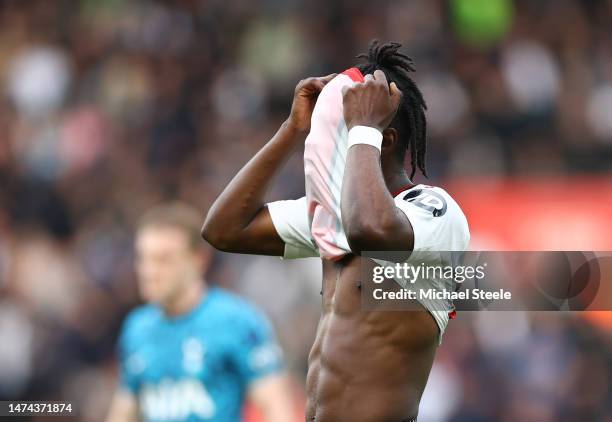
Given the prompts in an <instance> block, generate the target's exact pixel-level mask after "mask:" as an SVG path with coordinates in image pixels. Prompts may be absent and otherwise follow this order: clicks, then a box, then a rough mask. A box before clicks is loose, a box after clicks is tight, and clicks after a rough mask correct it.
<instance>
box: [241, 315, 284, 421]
mask: <svg viewBox="0 0 612 422" xmlns="http://www.w3.org/2000/svg"><path fill="white" fill-rule="evenodd" d="M235 322H236V324H237V326H236V336H235V339H236V343H235V347H234V359H235V363H236V365H237V369H238V373H239V374H240V376H241V378H242V379H243V381H244V383H245V385H246V386H247V399H248V400H250V402H251V403H252V404H254V405H255V407H256V408H257V409H258V410H259V411H260V412H261V413H262V415H263V416H264V421H266V422H286V421H290V420H293V401H292V397H291V395H290V393H289V388H288V387H289V386H288V384H289V380H288V376H287V374H286V371H285V368H284V366H285V365H284V360H283V353H282V350H281V348H280V346H279V345H278V343H277V342H276V338H275V337H276V336H275V335H274V329H273V327H272V324H271V323H270V322H269V321H268V319H267V318H266V316H265V314H263V313H262V312H261V311H259V310H257V309H253V308H250V307H247V308H245V312H244V313H243V314H242V315H237V316H236V320H235Z"/></svg>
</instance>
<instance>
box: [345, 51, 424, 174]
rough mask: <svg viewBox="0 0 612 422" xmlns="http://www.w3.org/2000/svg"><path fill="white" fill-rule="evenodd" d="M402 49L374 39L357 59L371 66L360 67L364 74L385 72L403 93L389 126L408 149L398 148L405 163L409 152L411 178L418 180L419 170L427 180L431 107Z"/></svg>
mask: <svg viewBox="0 0 612 422" xmlns="http://www.w3.org/2000/svg"><path fill="white" fill-rule="evenodd" d="M401 46H402V45H401V44H400V43H396V42H388V43H385V44H380V42H379V41H378V40H373V41H371V42H370V46H369V48H368V52H367V53H362V54H359V55H358V56H357V58H358V59H365V60H366V61H367V63H364V64H360V65H357V68H358V69H359V70H360V71H361V73H363V74H364V75H365V74H368V73H374V71H375V70H382V71H383V72H384V73H385V76H386V77H387V80H388V81H389V83H391V82H395V84H396V85H397V87H398V88H399V89H400V90H401V91H402V94H403V98H402V102H401V103H400V105H399V108H398V110H397V113H396V115H395V117H394V118H393V120H392V121H391V124H390V125H389V126H390V127H393V128H395V129H396V130H397V131H398V135H399V141H400V142H401V143H402V144H403V146H404V148H399V149H398V154H399V156H398V158H399V159H400V160H402V162H403V160H404V156H405V152H406V150H408V149H409V150H410V164H411V166H412V172H411V173H410V178H411V179H412V178H413V177H414V174H415V172H416V169H417V168H418V169H419V170H420V171H421V173H422V174H423V176H425V177H427V170H426V167H425V153H426V151H427V144H426V137H427V121H426V119H425V110H427V104H425V100H424V99H423V94H422V93H421V91H420V90H419V88H418V87H417V86H416V84H415V83H414V81H413V80H412V78H411V77H410V73H411V72H414V71H415V69H414V62H413V60H412V59H411V58H410V57H408V56H407V55H406V54H404V53H402V52H400V51H399V49H400V47H401Z"/></svg>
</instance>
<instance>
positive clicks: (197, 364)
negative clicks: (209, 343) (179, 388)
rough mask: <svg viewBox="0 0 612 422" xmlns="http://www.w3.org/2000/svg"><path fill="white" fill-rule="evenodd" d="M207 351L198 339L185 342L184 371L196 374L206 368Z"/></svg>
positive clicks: (191, 338)
mask: <svg viewBox="0 0 612 422" xmlns="http://www.w3.org/2000/svg"><path fill="white" fill-rule="evenodd" d="M205 352H206V349H205V348H204V345H203V344H202V343H201V342H200V340H198V339H197V338H194V337H190V338H188V339H186V340H185V341H184V342H183V369H184V370H185V372H187V373H188V374H196V373H198V372H201V371H202V368H203V367H204V354H205Z"/></svg>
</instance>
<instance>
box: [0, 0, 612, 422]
mask: <svg viewBox="0 0 612 422" xmlns="http://www.w3.org/2000/svg"><path fill="white" fill-rule="evenodd" d="M610 22H612V1H610V0H582V1H578V0H538V1H530V0H515V1H512V0H446V1H444V0H381V1H375V2H374V1H364V0H350V1H349V0H334V1H323V0H311V1H300V0H284V1H283V0H262V1H248V0H172V1H170V0H167V1H151V0H142V1H141V0H134V1H121V0H81V1H73V0H30V1H27V2H24V1H19V0H3V1H2V2H0V86H1V87H2V91H1V95H0V339H1V341H0V399H64V400H68V399H69V400H71V401H72V402H73V403H75V406H76V407H77V408H79V409H81V410H82V412H83V415H82V420H83V421H89V420H91V421H95V420H99V419H100V415H102V414H104V413H105V410H106V406H107V404H108V399H109V396H110V394H111V392H112V390H113V389H114V388H115V373H116V361H115V359H114V347H115V340H116V336H117V333H118V329H119V327H120V324H121V321H122V318H123V317H124V316H125V314H126V312H128V311H129V310H130V309H131V308H133V307H134V306H135V305H136V304H137V303H138V297H137V292H136V287H135V283H134V274H133V269H132V255H133V253H132V234H133V228H134V222H135V221H136V219H137V218H138V216H139V215H140V214H141V213H142V212H143V211H144V210H145V209H147V208H148V207H149V206H151V205H153V204H156V203H159V202H160V201H163V200H165V199H171V198H172V199H173V198H180V199H183V200H185V201H188V202H190V203H192V204H195V205H197V206H198V207H199V208H200V209H201V210H202V213H203V215H204V213H205V211H206V209H207V207H208V206H209V205H210V203H211V202H212V200H213V199H214V197H215V196H216V195H217V194H218V193H219V192H220V191H221V189H222V188H223V187H224V186H225V184H226V183H227V182H228V181H229V180H230V179H231V177H232V176H233V175H234V174H235V173H236V171H237V170H238V169H239V168H240V167H241V166H242V165H243V164H244V163H245V162H246V161H247V160H248V159H249V158H250V157H251V156H252V155H253V154H254V152H255V151H257V149H258V148H259V147H261V146H262V145H263V144H264V143H265V142H266V141H267V139H269V137H270V136H271V135H272V134H273V133H274V131H275V130H276V128H277V127H278V126H279V124H280V123H281V122H282V121H283V120H284V119H285V118H286V116H287V115H288V112H289V107H290V104H291V97H292V93H293V88H294V86H295V84H296V82H297V81H298V80H299V79H301V78H304V77H307V76H314V75H325V74H328V73H331V72H336V71H342V70H343V69H346V68H347V67H350V66H351V65H353V64H355V63H356V62H357V61H356V59H355V56H356V55H357V54H358V53H360V52H363V51H365V50H366V49H367V45H368V42H369V40H370V39H372V38H380V39H381V40H393V41H398V42H401V43H403V45H404V51H406V52H407V53H408V54H409V55H411V56H412V57H414V59H415V62H416V67H417V73H416V74H415V79H416V81H417V84H418V85H419V86H420V87H421V88H422V90H423V92H424V95H425V99H426V101H427V103H428V106H429V109H428V122H429V147H428V167H429V172H430V174H431V180H432V183H437V182H438V181H440V180H444V179H446V180H450V179H455V178H460V177H465V176H476V177H486V178H490V177H514V176H521V177H539V176H544V175H545V176H551V175H552V176H555V175H558V176H560V175H567V174H577V173H590V174H603V173H604V172H606V171H610V170H612V25H611V24H610ZM303 189H304V188H303V167H302V162H301V159H300V155H299V153H298V154H296V155H295V157H293V158H292V159H291V160H290V162H289V163H288V164H287V166H286V168H285V169H284V170H283V173H282V174H281V176H280V177H279V181H278V183H276V184H275V186H274V188H273V189H272V191H271V192H270V199H280V198H289V197H292V198H295V197H298V196H300V195H302V194H303ZM319 274H320V268H319V263H318V262H317V260H305V261H300V262H282V261H280V260H278V259H275V258H259V257H244V256H232V255H227V254H218V255H217V256H216V260H215V263H214V265H213V267H212V268H211V269H210V271H209V274H208V275H207V279H208V280H209V281H210V282H214V283H217V284H220V285H222V286H225V287H228V288H230V289H233V290H237V291H238V292H240V293H242V294H244V295H246V296H247V297H249V298H251V299H252V300H253V301H255V302H256V303H258V304H259V305H260V306H261V307H262V308H263V309H264V310H266V311H267V312H268V314H269V315H270V316H271V318H272V319H273V321H274V322H275V325H276V328H277V330H278V335H279V338H280V341H281V344H282V345H283V347H284V348H285V351H286V356H287V360H288V364H289V368H290V370H291V372H292V374H293V375H294V377H295V379H296V383H297V384H299V385H301V383H302V382H303V377H304V375H305V370H306V358H307V355H308V350H309V347H310V345H311V342H312V339H313V336H314V330H315V328H316V323H317V319H318V315H319V304H320V297H319V289H320V286H319V285H318V283H319ZM599 330H600V329H599V328H596V327H594V326H591V325H590V324H589V323H587V322H585V321H584V320H582V319H580V318H577V317H571V316H560V315H533V314H532V315H526V314H521V313H514V314H504V313H499V314H485V313H480V314H475V315H463V316H460V318H459V320H458V321H457V322H454V323H453V324H452V325H451V328H450V329H449V331H448V334H447V335H446V337H445V344H444V346H443V347H442V348H441V349H440V352H439V358H438V360H437V363H436V365H435V367H434V370H433V373H432V377H431V381H430V385H429V386H428V389H427V391H426V395H425V398H424V400H423V404H422V407H421V408H422V410H421V414H422V419H423V420H425V421H426V422H427V421H456V422H459V421H472V422H473V421H476V422H478V421H483V422H484V421H497V420H501V421H514V420H526V421H599V420H603V421H611V420H612V394H611V393H610V392H611V391H612V341H611V334H610V332H603V331H599Z"/></svg>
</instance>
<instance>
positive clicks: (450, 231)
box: [395, 187, 470, 252]
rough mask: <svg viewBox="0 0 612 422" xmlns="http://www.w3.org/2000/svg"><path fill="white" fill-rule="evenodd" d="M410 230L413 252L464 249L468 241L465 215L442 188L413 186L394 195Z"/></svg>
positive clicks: (468, 233) (468, 234)
mask: <svg viewBox="0 0 612 422" xmlns="http://www.w3.org/2000/svg"><path fill="white" fill-rule="evenodd" d="M395 205H396V206H397V207H398V208H399V209H400V210H402V211H403V212H404V214H406V216H407V217H408V220H409V221H410V224H411V225H412V230H413V232H414V247H413V251H415V252H419V251H464V250H466V249H467V247H468V244H469V241H470V232H469V228H468V224H467V220H466V218H465V215H464V214H463V212H462V211H461V208H460V207H459V205H458V204H457V203H456V202H455V201H454V200H453V198H451V196H450V195H449V194H448V193H446V191H444V190H443V189H440V188H436V187H427V188H420V187H417V188H413V189H410V190H407V191H404V192H402V193H400V194H399V195H397V196H396V197H395Z"/></svg>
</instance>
